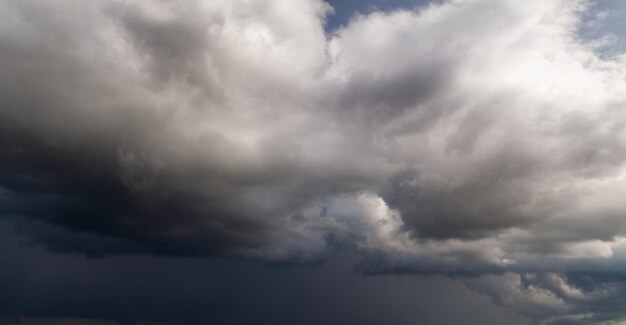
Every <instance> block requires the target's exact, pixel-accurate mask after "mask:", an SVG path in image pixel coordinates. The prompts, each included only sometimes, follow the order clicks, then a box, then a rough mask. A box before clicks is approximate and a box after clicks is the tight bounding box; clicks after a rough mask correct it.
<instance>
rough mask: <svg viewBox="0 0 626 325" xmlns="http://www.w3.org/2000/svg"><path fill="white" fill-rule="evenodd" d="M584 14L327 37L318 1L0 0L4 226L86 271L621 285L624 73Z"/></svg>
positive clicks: (345, 30)
mask: <svg viewBox="0 0 626 325" xmlns="http://www.w3.org/2000/svg"><path fill="white" fill-rule="evenodd" d="M592 10H594V9H593V6H592V3H591V2H588V1H583V0H580V1H560V0H549V1H539V0H537V1H527V2H519V1H513V0H510V1H509V0H506V1H495V0H454V1H447V2H443V3H437V4H431V5H428V6H422V7H417V8H416V9H413V10H396V11H391V12H381V11H376V10H372V11H371V13H369V14H367V15H357V16H355V17H354V18H353V19H352V20H350V22H349V23H346V24H344V25H342V26H341V27H338V28H333V29H332V34H327V33H326V31H325V28H324V26H325V25H324V22H325V19H326V17H327V15H328V14H329V13H330V12H331V11H332V9H331V7H330V6H329V5H328V4H326V3H324V2H321V1H317V0H297V1H278V0H272V1H229V2H224V1H222V2H219V1H218V2H216V1H198V2H194V3H184V2H178V1H156V0H145V1H95V2H89V3H86V2H83V1H72V0H68V1H67V2H64V3H62V4H60V3H56V2H45V1H37V0H27V1H19V2H7V3H2V4H0V12H1V14H0V16H2V18H3V19H0V105H2V106H1V111H0V145H2V148H3V149H2V152H1V154H2V155H1V156H0V164H2V167H3V168H2V170H1V171H0V203H1V205H0V211H1V214H2V215H3V216H8V217H10V218H13V219H14V220H16V222H18V223H19V225H20V226H19V230H20V231H21V233H22V234H23V235H24V236H25V237H26V238H28V240H29V241H30V242H31V243H34V244H40V245H42V246H43V247H45V248H48V249H50V250H54V251H60V252H77V253H84V254H88V255H92V256H105V255H109V254H123V253H150V254H164V255H175V256H215V255H221V256H237V257H248V258H256V259H261V260H264V261H272V262H279V263H284V262H287V263H291V262H317V261H319V260H320V259H323V258H324V256H325V255H326V254H328V253H329V252H330V251H332V250H334V249H338V248H339V247H342V248H350V249H352V250H356V251H358V252H359V254H362V255H363V260H362V261H360V262H359V263H358V264H357V267H358V269H359V270H361V271H363V272H366V273H372V274H378V273H402V272H415V273H428V274H432V273H446V274H457V275H458V274H472V275H481V274H484V273H498V274H501V273H503V272H510V273H504V274H512V275H504V276H502V277H501V278H497V277H496V278H495V279H496V280H493V281H495V282H494V283H497V284H499V285H506V284H507V283H509V284H510V283H514V280H515V279H513V280H511V279H512V278H510V277H513V278H514V277H515V276H518V277H523V274H530V273H533V272H535V273H537V274H543V273H546V274H548V273H550V272H554V274H567V273H568V271H569V272H573V271H576V272H584V271H589V270H590V269H593V268H594V267H595V266H598V265H601V266H602V267H603V268H605V269H606V270H607V271H611V272H613V271H618V270H620V269H623V267H624V266H625V262H626V261H625V260H626V244H625V241H624V234H626V218H625V215H624V214H625V213H626V209H625V208H624V204H623V196H624V195H625V194H626V186H624V184H625V183H624V182H625V181H626V170H625V169H624V162H626V134H625V133H624V126H626V115H624V113H623V112H622V108H623V107H624V105H626V96H625V95H624V94H626V91H625V90H626V84H625V83H624V73H625V72H624V71H625V68H624V67H625V65H624V59H623V57H620V56H616V57H613V58H604V56H600V55H598V54H597V53H596V50H597V48H598V47H597V45H596V43H594V42H593V41H588V40H585V39H584V38H582V37H579V31H580V28H581V26H582V25H583V24H585V23H586V22H585V21H583V17H586V14H588V13H589V12H591V11H592ZM594 19H600V18H597V17H596V18H594ZM550 274H551V273H550ZM541 279H543V278H541ZM541 279H539V280H541ZM539 280H537V281H539ZM489 281H491V280H489ZM507 281H509V282H507ZM511 281H513V282H511ZM533 281H535V280H533ZM539 282H540V283H541V284H536V285H537V286H540V287H542V288H544V289H545V290H547V291H546V292H543V291H541V292H540V293H541V295H543V294H544V293H545V295H547V296H549V297H552V296H553V295H556V296H558V295H559V294H560V293H558V292H557V293H555V292H556V291H555V290H556V289H555V287H554V286H551V287H550V286H549V285H548V284H546V283H547V282H546V281H543V280H541V281H539ZM539 282H537V283H539ZM522 286H523V285H522ZM516 290H517V289H516ZM496 291H497V290H496ZM518 291H519V290H518ZM531 291H532V290H531ZM557 291H558V290H557ZM520 292H522V293H520V297H524V295H523V294H524V293H528V292H529V291H528V290H526V291H524V290H522V291H520ZM561 298H562V297H561ZM520 299H522V298H520ZM524 299H526V298H524ZM546 299H548V298H546ZM550 299H551V298H550ZM550 299H548V300H547V301H548V303H553V302H554V301H552V300H550ZM531 300H532V299H531ZM557 300H558V299H557ZM562 300H563V301H565V304H567V303H566V302H567V301H566V299H565V298H562ZM500 303H502V304H506V303H505V300H501V301H500ZM533 303H534V302H533ZM559 303H560V302H559V301H557V302H554V304H553V305H551V306H553V307H554V306H557V307H558V306H559ZM551 308H552V307H551ZM555 308H556V307H555ZM529 310H530V309H529ZM549 310H551V312H554V311H555V310H556V309H554V308H553V309H549ZM529 313H530V314H532V316H533V317H543V318H544V319H547V318H549V317H551V316H549V313H547V312H545V313H544V312H539V313H536V314H533V313H532V312H529ZM559 315H560V316H563V317H565V318H563V319H559V320H558V321H571V320H572V319H571V317H574V318H575V317H578V316H576V315H574V314H571V313H565V312H563V313H561V314H559ZM572 315H574V316H572ZM568 317H569V318H568ZM585 317H586V316H585ZM579 318H580V317H579ZM554 321H557V319H554Z"/></svg>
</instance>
